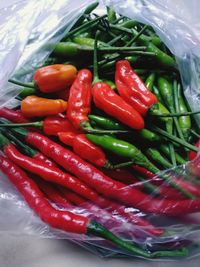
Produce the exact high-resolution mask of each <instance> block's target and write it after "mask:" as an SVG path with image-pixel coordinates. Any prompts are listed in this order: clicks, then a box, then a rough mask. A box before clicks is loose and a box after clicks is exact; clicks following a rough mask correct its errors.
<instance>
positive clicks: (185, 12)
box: [0, 0, 200, 257]
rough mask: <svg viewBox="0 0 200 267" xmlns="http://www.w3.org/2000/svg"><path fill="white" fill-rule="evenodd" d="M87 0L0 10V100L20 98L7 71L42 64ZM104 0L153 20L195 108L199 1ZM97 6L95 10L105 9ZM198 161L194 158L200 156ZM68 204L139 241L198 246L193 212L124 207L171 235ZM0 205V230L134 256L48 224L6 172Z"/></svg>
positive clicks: (26, 74)
mask: <svg viewBox="0 0 200 267" xmlns="http://www.w3.org/2000/svg"><path fill="white" fill-rule="evenodd" d="M92 2H93V1H90V0H84V1H80V0H74V1H62V0H42V1H34V0H33V1H32V0H29V1H20V2H16V4H14V5H12V6H8V7H7V8H3V9H1V10H0V24H1V30H0V68H1V72H0V106H4V105H5V106H13V105H15V104H17V102H16V100H15V99H14V97H15V96H16V95H17V94H18V93H19V92H20V87H17V86H14V85H11V84H8V83H7V80H8V78H9V77H10V76H11V75H12V76H13V77H15V78H17V79H20V80H22V81H30V80H31V78H32V74H33V72H34V70H35V69H36V68H38V66H40V65H42V63H43V62H44V60H45V59H46V58H47V57H48V55H49V54H50V53H51V52H52V49H53V47H54V44H55V43H56V42H58V41H59V40H61V39H62V38H63V37H64V36H65V34H66V33H67V32H68V31H69V29H70V28H71V27H72V26H73V23H75V21H76V20H77V19H78V17H79V16H80V15H81V12H82V11H83V10H84V8H85V7H86V6H87V5H88V4H90V3H92ZM104 4H106V5H109V6H112V7H113V8H114V9H115V10H116V11H117V12H119V13H120V14H123V15H126V16H128V17H130V18H133V19H136V20H138V21H141V22H144V23H147V24H150V25H152V26H153V28H154V29H155V30H156V32H157V33H158V35H159V36H160V37H161V39H162V40H163V41H164V42H165V43H166V45H167V46H168V47H169V49H170V50H171V52H172V53H173V54H175V55H176V58H177V62H178V65H179V70H180V73H181V77H182V81H183V86H184V90H185V91H184V92H185V96H186V98H187V99H188V102H189V104H190V107H191V109H192V110H197V109H198V106H200V99H199V90H200V88H199V84H200V82H199V79H200V78H199V77H200V71H199V68H200V67H199V66H200V62H199V55H200V46H199V42H200V24H199V20H198V18H199V11H198V8H197V6H198V3H197V1H192V3H191V2H190V5H189V6H188V2H187V1H183V0H182V1H176V3H172V1H162V0H149V1H146V0H132V1H128V0H125V1H120V0H105V1H104ZM101 7H103V3H102V5H101ZM101 7H100V8H99V12H102V9H101ZM47 43H48V45H47ZM196 119H197V121H198V123H200V115H198V116H196ZM195 160H196V163H197V162H198V158H196V159H195ZM197 165H198V164H197ZM186 169H187V166H180V167H178V168H177V169H175V170H172V171H169V172H167V173H170V174H172V173H175V172H177V171H179V173H180V172H182V173H186ZM155 179H156V178H155ZM163 186H164V185H163ZM144 201H145V200H144ZM70 210H71V211H73V212H75V213H77V214H82V215H83V216H88V217H90V218H95V219H96V220H97V221H98V222H100V223H102V224H103V225H105V226H107V227H108V228H109V229H110V230H112V231H113V232H114V233H116V234H118V235H121V236H122V237H124V238H126V239H128V240H132V241H136V242H137V243H139V244H141V245H142V246H143V247H144V248H151V247H156V246H160V247H163V248H166V247H167V248H174V247H179V246H181V245H182V244H184V243H187V244H191V246H190V247H191V249H190V254H189V257H192V256H195V255H198V253H199V249H198V244H199V242H200V240H199V239H200V231H199V224H200V218H199V214H198V213H197V214H191V215H188V216H184V217H182V218H181V219H178V218H166V217H162V216H158V215H151V214H149V215H145V214H143V213H142V212H140V211H139V210H137V209H133V208H132V207H127V208H126V212H127V213H132V212H135V213H136V214H137V215H138V216H139V217H145V218H147V219H149V220H150V221H151V222H152V223H154V222H155V224H156V225H157V227H159V226H160V227H162V228H163V229H165V230H166V232H167V234H168V235H167V236H162V237H156V236H153V235H147V234H146V229H145V228H141V227H137V226H136V225H134V224H132V223H131V222H128V221H127V220H124V219H123V218H121V217H120V216H119V214H118V213H117V211H116V213H112V214H111V213H110V212H109V209H105V211H103V210H102V211H100V210H95V209H94V207H92V205H91V204H90V203H85V204H84V205H83V206H79V207H74V208H70ZM0 211H1V214H3V216H1V217H0V232H1V233H3V232H4V233H11V234H19V235H23V234H28V235H36V236H40V237H48V238H67V239H70V240H72V241H74V242H75V243H78V244H79V245H82V246H84V247H86V248H87V249H89V250H91V251H92V252H93V253H95V254H97V255H100V256H103V257H110V256H119V257H120V256H123V257H124V256H131V255H130V254H129V253H126V252H124V251H122V250H120V249H116V247H114V246H112V245H111V244H110V243H108V242H106V241H104V240H103V239H101V238H96V237H92V236H86V235H85V236H83V235H78V234H71V233H66V232H64V231H60V230H56V229H52V228H51V227H49V226H48V225H47V224H45V223H43V222H42V221H41V220H40V219H39V218H38V216H36V215H35V214H34V212H32V211H31V210H30V208H29V207H28V206H27V204H26V203H25V202H24V201H23V199H22V198H21V196H20V195H19V193H18V192H17V191H16V189H15V188H14V187H13V185H11V183H10V182H9V181H8V179H7V178H6V177H5V176H4V175H3V174H1V179H0Z"/></svg>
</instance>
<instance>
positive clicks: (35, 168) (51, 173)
mask: <svg viewBox="0 0 200 267" xmlns="http://www.w3.org/2000/svg"><path fill="white" fill-rule="evenodd" d="M3 151H4V153H5V154H6V155H7V156H8V158H9V159H11V160H12V161H13V162H14V163H15V164H17V165H19V166H20V167H22V168H23V169H25V170H28V171H29V172H31V173H33V174H36V175H38V176H40V177H41V178H43V179H44V180H46V181H49V182H53V183H57V184H60V185H62V186H66V187H68V188H69V189H71V190H73V191H75V192H76V193H78V194H80V195H82V196H84V197H85V198H87V199H89V200H94V199H96V198H97V194H96V193H95V192H94V191H93V190H91V189H90V188H89V187H87V186H85V185H84V184H83V183H82V182H80V181H79V180H78V179H77V178H75V177H73V176H72V175H69V174H68V173H65V172H63V171H61V170H60V169H58V168H57V167H50V166H48V165H47V164H45V163H44V162H41V161H39V160H36V159H33V158H30V157H27V156H25V155H23V154H21V153H20V152H19V151H18V150H17V149H16V148H15V147H14V146H13V145H12V144H7V145H4V148H3Z"/></svg>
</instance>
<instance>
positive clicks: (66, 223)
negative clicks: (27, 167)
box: [0, 156, 89, 234]
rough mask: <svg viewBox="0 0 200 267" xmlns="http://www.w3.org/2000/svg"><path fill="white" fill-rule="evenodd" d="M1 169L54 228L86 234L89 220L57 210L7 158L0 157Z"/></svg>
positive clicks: (30, 204)
mask: <svg viewBox="0 0 200 267" xmlns="http://www.w3.org/2000/svg"><path fill="white" fill-rule="evenodd" d="M0 169H1V170H2V171H3V172H4V173H5V174H6V175H7V176H8V178H9V179H10V181H11V182H12V183H13V184H14V185H15V186H16V188H17V189H18V191H19V192H20V193H21V194H22V196H23V197H24V198H25V200H26V202H27V203H28V205H29V206H30V207H31V208H32V209H33V210H34V211H35V212H36V214H37V215H38V216H39V217H40V218H41V219H42V220H43V221H44V222H46V223H48V224H49V225H51V226H52V227H55V228H59V229H61V230H64V231H68V232H74V233H80V234H85V233H86V232H87V226H88V223H89V220H88V219H87V218H85V217H83V216H79V215H76V214H73V213H72V212H69V211H61V210H56V209H55V208H53V207H52V206H51V204H50V203H49V202H48V200H47V199H46V198H45V197H44V195H43V194H42V192H41V191H40V189H39V188H38V186H37V185H36V183H35V182H34V181H33V180H32V179H30V178H29V177H28V176H27V175H26V173H25V172H24V171H22V170H21V169H20V168H19V167H17V166H16V165H15V164H14V163H12V162H11V161H10V160H8V159H7V158H5V157H3V156H0Z"/></svg>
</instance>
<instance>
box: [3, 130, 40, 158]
mask: <svg viewBox="0 0 200 267" xmlns="http://www.w3.org/2000/svg"><path fill="white" fill-rule="evenodd" d="M1 131H2V132H3V134H4V135H5V136H6V137H7V138H8V139H9V140H11V141H13V142H14V144H15V145H17V146H18V147H19V148H20V151H22V153H24V154H25V155H27V156H29V157H31V158H32V157H34V156H35V155H36V154H37V151H36V150H35V149H33V148H31V147H29V146H27V145H26V144H24V143H23V142H21V141H20V140H19V139H17V138H16V137H15V136H14V135H13V134H12V133H11V132H9V131H8V130H7V129H6V128H5V129H1Z"/></svg>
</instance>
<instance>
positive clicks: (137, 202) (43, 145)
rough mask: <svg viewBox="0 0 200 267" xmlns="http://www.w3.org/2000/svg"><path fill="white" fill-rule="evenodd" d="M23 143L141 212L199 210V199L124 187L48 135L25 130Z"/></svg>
mask: <svg viewBox="0 0 200 267" xmlns="http://www.w3.org/2000/svg"><path fill="white" fill-rule="evenodd" d="M25 140H26V142H27V143H29V144H31V145H33V146H35V147H37V148H38V149H39V150H40V151H42V152H43V153H44V154H45V155H46V156H48V157H50V158H53V159H54V160H55V161H56V162H57V163H58V164H59V165H60V166H62V167H63V168H65V169H66V170H68V171H69V172H71V173H73V174H74V175H76V176H77V177H78V178H79V179H81V180H82V181H84V182H85V183H86V184H88V185H89V186H90V187H92V188H94V189H95V190H96V191H97V192H99V193H102V194H103V195H105V196H108V197H110V198H113V199H117V200H118V201H121V202H123V203H125V204H128V205H131V206H134V207H136V208H139V209H141V210H143V211H145V212H150V213H156V214H167V215H172V216H178V215H182V214H187V213H193V212H198V211H200V199H199V198H198V199H196V200H182V201H179V200H177V201H176V200H164V199H159V198H157V199H154V198H151V197H149V195H146V194H144V193H142V192H140V191H139V190H136V189H134V188H130V187H127V186H125V184H123V183H120V182H117V181H114V180H112V179H111V178H110V177H108V176H106V175H105V174H103V173H102V172H101V171H99V170H97V169H96V168H95V167H94V166H92V165H91V164H89V163H88V162H85V161H84V160H82V159H81V158H80V157H78V156H77V155H75V154H74V153H73V152H72V151H70V150H68V149H66V148H64V147H62V146H60V145H59V144H57V143H55V142H53V141H52V140H50V139H49V138H47V137H45V136H43V135H41V134H39V133H31V132H29V133H28V132H27V134H26V136H25Z"/></svg>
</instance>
